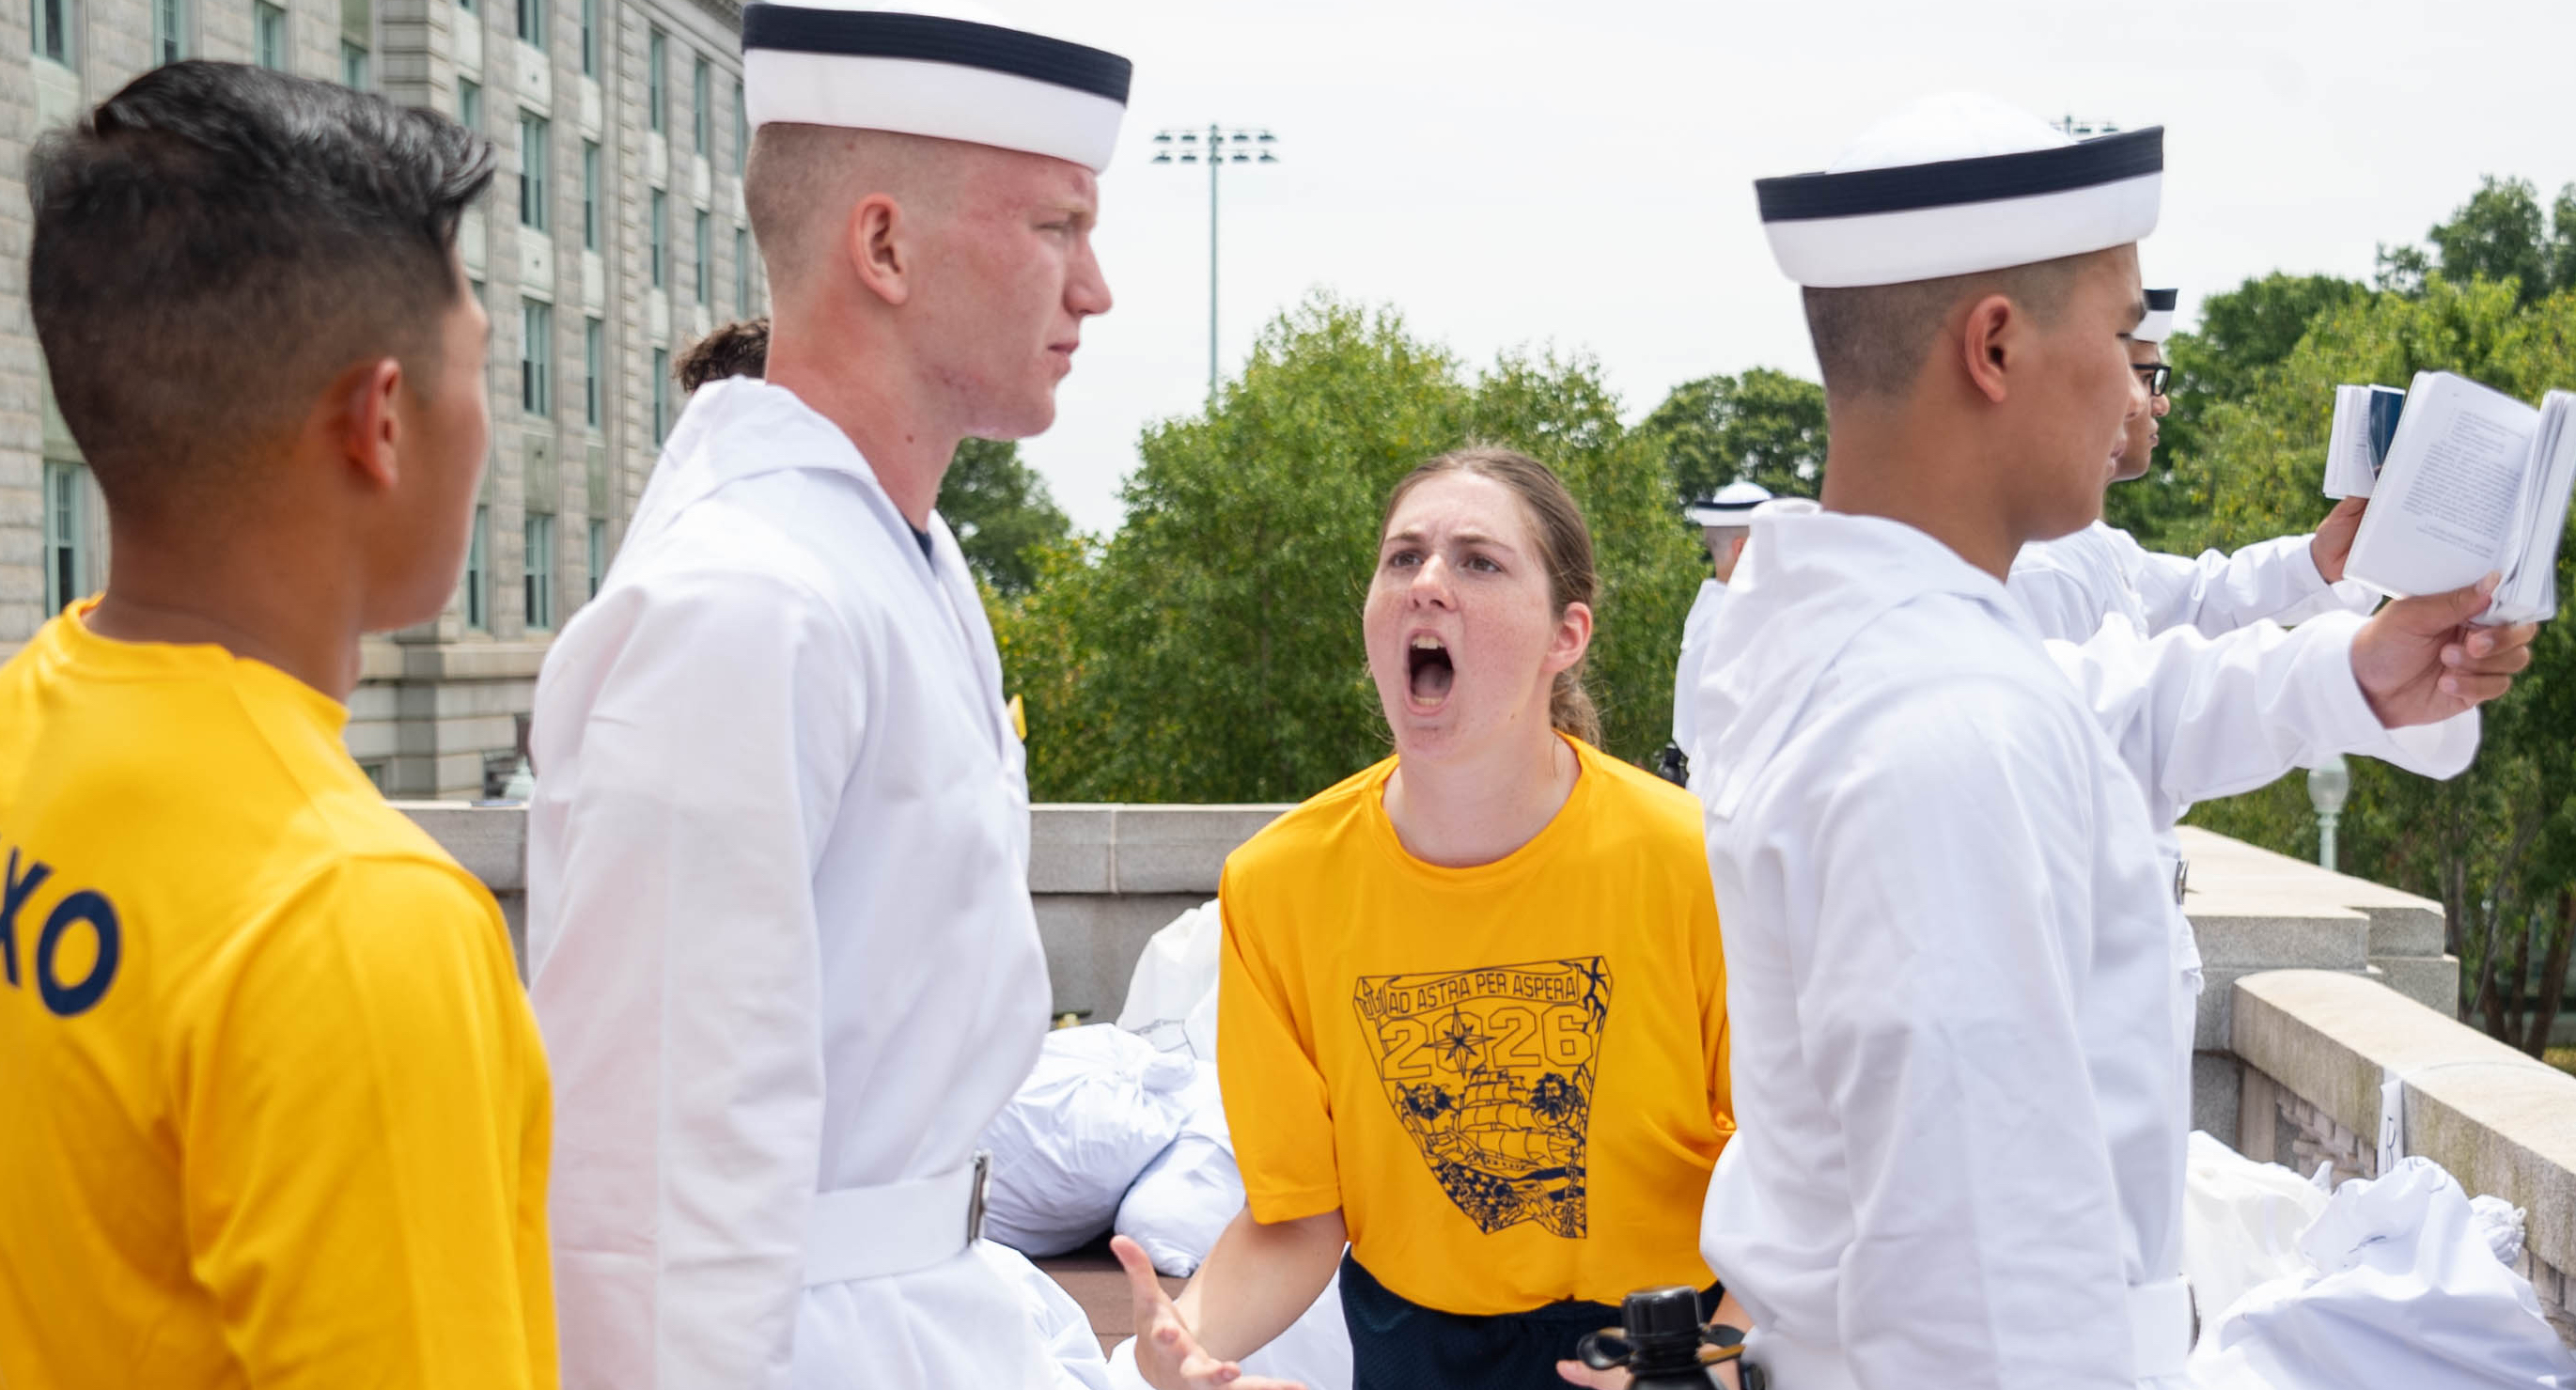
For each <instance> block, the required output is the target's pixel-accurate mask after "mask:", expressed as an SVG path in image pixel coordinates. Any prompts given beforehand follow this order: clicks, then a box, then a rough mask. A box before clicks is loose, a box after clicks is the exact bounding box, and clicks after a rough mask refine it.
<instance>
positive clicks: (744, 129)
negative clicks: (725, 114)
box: [733, 82, 751, 178]
mask: <svg viewBox="0 0 2576 1390" xmlns="http://www.w3.org/2000/svg"><path fill="white" fill-rule="evenodd" d="M750 164H751V103H750V102H748V101H745V100H744V99H743V95H742V84H741V83H740V82H736V83H734V84H733V172H734V176H735V177H737V178H739V177H741V175H742V171H743V170H744V169H745V168H747V167H749V166H750Z"/></svg>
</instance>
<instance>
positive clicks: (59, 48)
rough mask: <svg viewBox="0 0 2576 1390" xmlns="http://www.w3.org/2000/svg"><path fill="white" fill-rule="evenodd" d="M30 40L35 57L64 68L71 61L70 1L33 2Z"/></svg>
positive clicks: (44, 0)
mask: <svg viewBox="0 0 2576 1390" xmlns="http://www.w3.org/2000/svg"><path fill="white" fill-rule="evenodd" d="M35 6H36V8H35V14H34V17H33V21H32V23H31V26H30V28H31V30H32V32H31V34H30V38H31V39H32V40H33V46H34V48H35V51H36V56H37V57H39V58H51V59H53V60H54V61H55V62H57V63H60V64H62V65H63V66H65V67H69V66H71V61H72V0H35Z"/></svg>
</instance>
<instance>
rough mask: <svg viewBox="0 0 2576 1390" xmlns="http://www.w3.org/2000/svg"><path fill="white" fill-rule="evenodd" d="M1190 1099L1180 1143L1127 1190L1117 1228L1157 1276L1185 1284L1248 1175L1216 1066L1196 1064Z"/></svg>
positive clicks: (1230, 1216) (1221, 1229) (1237, 1204)
mask: <svg viewBox="0 0 2576 1390" xmlns="http://www.w3.org/2000/svg"><path fill="white" fill-rule="evenodd" d="M1186 1094H1187V1095H1188V1097H1189V1100H1190V1115H1189V1119H1187V1120H1186V1121H1184V1122H1182V1125H1181V1133H1180V1137H1179V1138H1177V1139H1174V1140H1173V1141H1172V1144H1171V1147H1169V1148H1167V1149H1165V1150H1163V1152H1162V1153H1161V1154H1159V1155H1157V1156H1156V1157H1155V1159H1154V1161H1153V1162H1152V1163H1149V1164H1147V1165H1145V1171H1144V1172H1143V1173H1141V1174H1139V1175H1138V1176H1137V1178H1136V1184H1135V1186H1133V1187H1130V1188H1128V1189H1127V1196H1126V1198H1125V1200H1123V1201H1121V1202H1119V1204H1118V1220H1117V1222H1116V1224H1115V1226H1114V1227H1113V1229H1115V1230H1116V1231H1117V1232H1118V1234H1120V1235H1122V1236H1126V1237H1127V1238H1128V1239H1130V1240H1133V1241H1135V1242H1136V1243H1137V1244H1138V1245H1141V1246H1143V1247H1144V1248H1145V1254H1146V1256H1147V1257H1148V1258H1150V1259H1152V1260H1153V1262H1154V1268H1155V1269H1157V1270H1159V1271H1161V1272H1162V1273H1165V1274H1168V1275H1171V1276H1173V1277H1174V1278H1180V1279H1186V1278H1188V1277H1189V1276H1190V1275H1192V1274H1195V1273H1197V1272H1198V1268H1199V1262H1200V1261H1202V1260H1204V1259H1206V1258H1207V1252H1208V1251H1210V1250H1212V1249H1214V1248H1215V1247H1216V1238H1217V1237H1218V1236H1220V1235H1223V1234H1224V1233H1225V1228H1226V1226H1227V1224H1228V1223H1230V1222H1232V1221H1233V1220H1234V1218H1235V1216H1236V1215H1237V1214H1238V1213H1240V1212H1241V1211H1242V1210H1243V1202H1244V1195H1243V1174H1242V1172H1241V1170H1239V1169H1238V1168H1236V1167H1235V1163H1234V1135H1233V1132H1232V1131H1231V1130H1230V1129H1229V1128H1228V1126H1227V1125H1226V1122H1225V1101H1224V1099H1223V1097H1222V1095H1221V1094H1220V1093H1219V1091H1218V1089H1217V1080H1216V1067H1215V1065H1214V1064H1213V1063H1209V1062H1201V1063H1198V1077H1197V1079H1196V1080H1194V1081H1192V1082H1191V1083H1190V1085H1189V1087H1188V1090H1187V1091H1186Z"/></svg>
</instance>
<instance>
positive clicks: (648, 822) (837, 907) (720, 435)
mask: <svg viewBox="0 0 2576 1390" xmlns="http://www.w3.org/2000/svg"><path fill="white" fill-rule="evenodd" d="M931 531H932V539H933V545H934V548H935V549H934V555H935V558H934V559H925V557H924V556H923V553H922V549H921V547H920V545H919V544H918V543H917V540H916V538H915V535H914V533H913V532H912V530H911V529H910V527H909V526H907V525H906V524H905V521H904V518H903V516H902V514H901V513H899V512H897V511H896V510H895V507H894V504H893V503H892V502H891V501H890V500H889V499H888V498H887V496H886V494H885V491H884V489H883V488H882V487H881V486H879V484H878V482H877V478H876V475H875V473H874V471H873V470H871V469H870V467H869V466H868V464H867V462H866V460H864V459H862V458H861V457H860V456H859V453H858V451H857V450H856V449H855V448H853V447H852V446H851V444H850V441H849V439H848V437H847V436H846V435H844V434H842V433H841V431H840V430H839V429H838V428H837V427H835V426H834V425H833V424H832V423H831V422H830V421H828V420H825V419H824V418H823V417H822V416H820V415H817V414H815V413H814V412H813V411H812V410H809V409H807V408H806V406H805V405H804V404H803V403H802V402H801V401H799V400H797V398H796V397H795V396H794V395H793V394H792V393H790V392H788V391H786V390H783V389H781V388H779V387H775V386H770V385H767V384H765V383H762V382H759V381H754V380H748V379H737V380H732V381H726V382H720V383H717V384H714V385H710V386H708V387H705V388H704V389H702V390H700V391H699V392H698V393H697V396H696V397H695V399H693V400H692V401H691V402H690V403H689V407H688V409H687V411H686V413H684V414H683V415H682V417H681V420H680V423H679V427H678V429H677V430H676V431H675V432H674V433H673V435H672V437H671V440H670V443H669V446H668V447H667V448H666V449H665V451H664V453H663V457H662V462H661V466H660V467H659V469H658V470H657V471H656V473H655V476H654V480H653V483H652V486H651V487H650V488H648V489H647V491H646V493H645V495H644V499H643V503H642V505H641V506H640V508H639V509H638V513H637V515H636V517H635V521H634V524H633V525H632V526H631V527H630V528H629V531H628V535H627V539H626V544H625V547H624V549H623V551H622V553H621V554H620V555H619V556H618V559H617V563H616V565H615V567H614V568H613V569H612V570H611V571H610V573H609V576H608V582H607V584H606V585H605V586H604V587H602V588H601V590H600V593H599V596H598V597H597V598H596V599H593V600H592V601H591V602H590V603H588V604H587V605H585V606H584V607H583V608H582V610H581V611H580V613H578V614H577V615H575V616H574V618H573V620H572V621H571V622H570V623H569V624H568V625H567V626H566V627H565V628H564V631H563V634H562V635H561V636H560V637H558V638H557V639H556V640H555V645H554V650H553V651H551V652H550V653H548V654H547V657H546V663H545V671H544V674H543V675H542V676H541V677H540V678H539V680H538V683H537V710H536V721H535V727H534V739H535V742H534V752H535V763H536V767H537V770H538V780H537V794H536V799H535V803H534V805H533V807H532V809H531V814H530V818H529V819H530V826H529V846H528V956H529V964H530V968H531V972H532V976H533V979H532V981H531V985H530V992H531V994H532V996H533V998H534V1001H535V1004H536V1011H537V1018H538V1022H539V1024H540V1025H541V1026H542V1028H543V1029H544V1033H545V1039H546V1047H547V1051H548V1054H549V1056H550V1059H551V1061H552V1063H553V1067H554V1077H555V1106H556V1120H555V1153H554V1172H553V1203H552V1219H553V1226H554V1248H555V1281H556V1306H557V1310H558V1314H559V1317H560V1320H561V1334H562V1348H563V1371H564V1384H565V1385H566V1386H567V1387H572V1390H587V1388H588V1387H602V1388H603V1390H604V1388H605V1387H617V1390H697V1388H698V1387H705V1386H724V1387H728V1390H733V1388H735V1387H763V1388H767V1387H790V1386H792V1387H798V1390H808V1388H810V1390H822V1387H842V1386H849V1387H857V1386H867V1387H872V1390H877V1388H882V1387H907V1388H909V1387H922V1388H923V1390H929V1388H930V1387H937V1388H938V1390H952V1388H953V1387H958V1386H968V1385H976V1386H981V1385H995V1386H998V1385H1036V1384H1043V1383H1044V1382H1045V1379H1046V1376H1047V1371H1046V1369H1045V1365H1044V1361H1043V1358H1042V1356H1041V1354H1040V1352H1039V1349H1038V1347H1037V1343H1036V1338H1035V1334H1034V1333H1033V1332H1031V1331H1030V1330H1029V1325H1028V1321H1027V1319H1026V1318H1025V1317H1024V1316H1023V1315H1022V1312H1021V1308H1020V1304H1019V1298H1018V1295H1017V1294H1016V1293H1015V1292H1014V1291H1013V1290H1012V1289H1011V1288H1009V1287H1008V1286H1007V1285H1006V1284H1005V1283H1004V1282H1003V1281H1002V1280H1000V1279H999V1278H997V1277H996V1276H995V1275H994V1274H993V1272H992V1271H991V1269H989V1268H988V1267H987V1266H986V1265H985V1264H984V1263H983V1262H982V1261H980V1260H978V1259H977V1258H975V1256H974V1255H973V1254H972V1253H971V1252H967V1251H965V1250H964V1244H963V1232H964V1229H965V1226H964V1223H965V1213H964V1211H963V1210H962V1209H961V1210H960V1212H959V1213H958V1223H959V1225H958V1229H959V1232H960V1253H959V1254H958V1255H957V1256H956V1257H955V1258H954V1259H951V1260H948V1261H946V1262H945V1263H941V1264H938V1265H935V1266H933V1267H931V1268H929V1269H925V1270H922V1271H920V1272H918V1273H913V1274H906V1275H897V1276H893V1277H888V1278H882V1279H870V1280H862V1281H853V1282H845V1283H839V1284H826V1285H819V1286H817V1287H814V1288H810V1289H808V1288H805V1287H803V1271H804V1268H805V1263H806V1256H807V1241H806V1233H807V1229H808V1218H809V1213H810V1211H811V1209H812V1207H813V1205H814V1196H815V1193H816V1192H817V1191H818V1190H825V1191H828V1190H835V1189H840V1188H849V1187H869V1186H876V1185H881V1184H886V1183H891V1182H897V1181H903V1180H909V1179H916V1178H924V1177H929V1176H932V1175H935V1174H939V1173H942V1172H945V1171H949V1170H953V1169H955V1168H957V1167H958V1166H960V1165H961V1164H965V1163H967V1162H969V1161H970V1160H971V1157H972V1152H973V1149H974V1146H975V1141H976V1137H977V1136H978V1135H979V1134H980V1133H981V1132H982V1130H983V1129H984V1126H985V1125H986V1123H987V1122H989V1121H990V1120H991V1119H992V1118H993V1116H994V1115H995V1114H996V1113H997V1112H998V1111H999V1110H1000V1108H1001V1106H1002V1105H1003V1103H1004V1102H1005V1101H1006V1100H1008V1099H1009V1097H1010V1095H1011V1093H1012V1091H1013V1090H1014V1089H1015V1088H1016V1087H1017V1086H1018V1085H1019V1083H1020V1081H1021V1080H1022V1079H1023V1078H1024V1077H1026V1076H1027V1074H1028V1071H1029V1068H1030V1066H1031V1064H1032V1063H1033V1062H1034V1061H1035V1060H1036V1057H1037V1053H1038V1045H1039V1042H1040V1040H1041V1037H1042V1035H1043V1033H1044V1029H1045V1024H1046V1010H1047V1005H1048V998H1049V995H1048V986H1047V974H1046V964H1045V960H1044V957H1043V954H1042V952H1041V949H1040V947H1039V943H1038V936H1037V927H1036V922H1035V919H1034V918H1033V916H1032V915H1031V911H1030V905H1029V895H1028V833H1029V832H1028V793H1027V785H1026V782H1025V780H1024V773H1023V758H1022V751H1021V748H1020V744H1019V741H1018V740H1017V738H1016V737H1014V736H1013V734H1012V732H1011V728H1010V724H1009V718H1008V715H1007V714H1006V713H1005V712H1004V707H1003V703H1002V697H1001V668H1000V664H999V660H998V658H997V656H996V654H995V651H994V647H993V636H992V631H991V629H990V628H989V627H988V626H987V625H986V623H985V619H984V614H983V610H982V608H981V606H980V605H979V603H978V601H977V598H976V593H975V587H974V584H973V581H972V580H971V579H970V578H969V576H968V573H967V570H966V567H965V562H964V558H963V556H961V555H960V553H959V552H958V549H957V544H956V541H955V540H954V539H953V538H952V537H951V536H950V535H949V532H948V529H947V527H946V526H945V525H944V524H943V523H941V522H939V521H937V520H936V519H934V520H933V522H932V524H931Z"/></svg>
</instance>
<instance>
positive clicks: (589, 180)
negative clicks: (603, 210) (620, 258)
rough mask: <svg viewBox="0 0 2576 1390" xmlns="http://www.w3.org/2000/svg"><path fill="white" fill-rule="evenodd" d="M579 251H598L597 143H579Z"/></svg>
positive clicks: (594, 141) (589, 141)
mask: <svg viewBox="0 0 2576 1390" xmlns="http://www.w3.org/2000/svg"><path fill="white" fill-rule="evenodd" d="M581 249H582V250H584V251H596V250H598V249H599V142H598V141H596V140H584V141H582V142H581Z"/></svg>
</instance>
